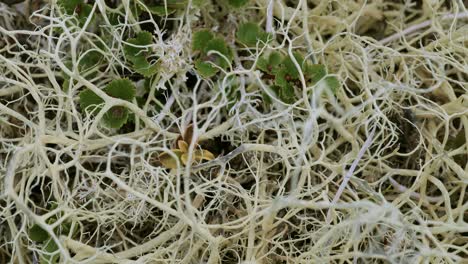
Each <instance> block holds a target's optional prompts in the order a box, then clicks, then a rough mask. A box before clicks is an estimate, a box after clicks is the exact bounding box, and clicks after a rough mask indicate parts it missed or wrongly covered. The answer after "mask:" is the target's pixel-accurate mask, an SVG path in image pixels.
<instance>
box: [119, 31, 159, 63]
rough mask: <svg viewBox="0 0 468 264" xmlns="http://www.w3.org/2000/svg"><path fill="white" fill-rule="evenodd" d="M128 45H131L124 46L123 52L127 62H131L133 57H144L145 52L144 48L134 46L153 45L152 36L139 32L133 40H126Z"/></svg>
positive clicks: (148, 33)
mask: <svg viewBox="0 0 468 264" xmlns="http://www.w3.org/2000/svg"><path fill="white" fill-rule="evenodd" d="M127 42H128V43H130V44H133V45H128V44H127V45H125V46H124V52H125V55H126V57H127V59H128V60H130V61H132V60H134V59H135V57H138V56H146V54H144V52H145V51H146V50H147V48H146V47H135V46H148V45H151V44H152V43H153V35H152V34H151V33H150V32H148V31H140V32H138V33H137V35H136V36H135V38H130V39H128V40H127Z"/></svg>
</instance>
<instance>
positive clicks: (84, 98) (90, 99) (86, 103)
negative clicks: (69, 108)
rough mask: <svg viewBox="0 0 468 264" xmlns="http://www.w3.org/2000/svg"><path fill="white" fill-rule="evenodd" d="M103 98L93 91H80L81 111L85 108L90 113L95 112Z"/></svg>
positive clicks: (99, 107)
mask: <svg viewBox="0 0 468 264" xmlns="http://www.w3.org/2000/svg"><path fill="white" fill-rule="evenodd" d="M102 103H104V100H103V99H102V98H101V97H99V96H98V95H97V94H95V93H94V92H93V91H91V90H89V89H86V90H83V91H82V92H81V93H80V107H81V111H82V112H84V111H85V110H86V111H88V112H90V113H96V112H98V111H99V110H100V109H101V106H100V105H101V104H102Z"/></svg>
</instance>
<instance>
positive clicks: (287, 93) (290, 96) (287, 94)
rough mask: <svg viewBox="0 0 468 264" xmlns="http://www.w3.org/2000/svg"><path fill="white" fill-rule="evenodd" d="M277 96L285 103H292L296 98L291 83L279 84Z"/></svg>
mask: <svg viewBox="0 0 468 264" xmlns="http://www.w3.org/2000/svg"><path fill="white" fill-rule="evenodd" d="M279 98H280V99H281V100H282V101H283V102H285V103H287V104H292V103H294V101H295V100H296V95H295V94H294V87H293V86H292V85H291V84H289V83H288V84H287V85H284V86H280V90H279Z"/></svg>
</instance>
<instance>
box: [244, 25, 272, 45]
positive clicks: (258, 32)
mask: <svg viewBox="0 0 468 264" xmlns="http://www.w3.org/2000/svg"><path fill="white" fill-rule="evenodd" d="M269 37H270V35H269V34H268V33H266V32H265V31H264V30H263V29H262V28H260V27H259V26H258V25H257V24H255V23H253V22H247V23H244V24H241V25H240V26H239V29H238V30H237V32H236V38H237V41H239V42H240V43H242V44H244V45H246V46H247V47H255V46H256V44H257V42H258V41H261V42H262V43H266V42H267V41H268V39H269Z"/></svg>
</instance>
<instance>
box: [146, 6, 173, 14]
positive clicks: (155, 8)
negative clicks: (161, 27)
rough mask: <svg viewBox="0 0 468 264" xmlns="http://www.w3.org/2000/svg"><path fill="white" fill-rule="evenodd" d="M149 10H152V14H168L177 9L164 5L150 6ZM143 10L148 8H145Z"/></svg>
mask: <svg viewBox="0 0 468 264" xmlns="http://www.w3.org/2000/svg"><path fill="white" fill-rule="evenodd" d="M147 8H148V10H149V11H150V13H151V14H153V15H157V16H161V17H162V16H168V15H170V14H173V13H174V12H175V11H176V9H173V8H169V7H167V8H166V7H164V6H148V7H147ZM143 10H146V9H144V8H143Z"/></svg>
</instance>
